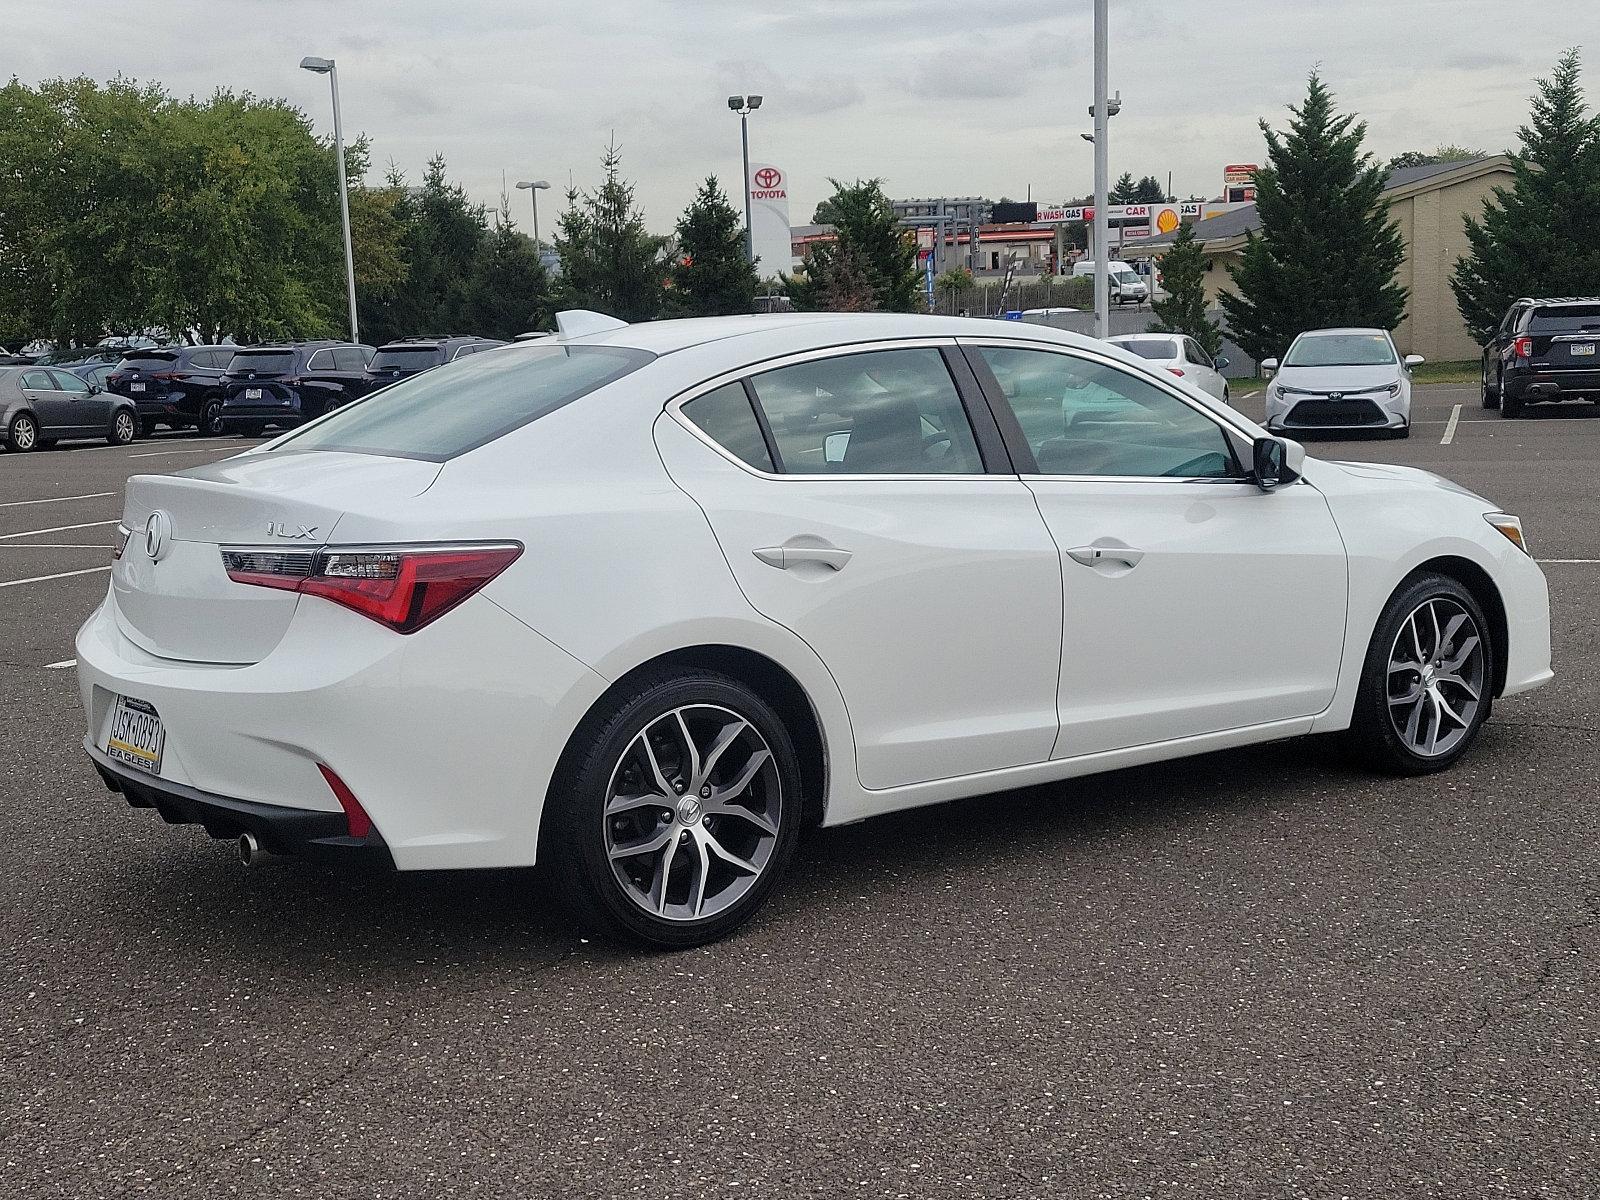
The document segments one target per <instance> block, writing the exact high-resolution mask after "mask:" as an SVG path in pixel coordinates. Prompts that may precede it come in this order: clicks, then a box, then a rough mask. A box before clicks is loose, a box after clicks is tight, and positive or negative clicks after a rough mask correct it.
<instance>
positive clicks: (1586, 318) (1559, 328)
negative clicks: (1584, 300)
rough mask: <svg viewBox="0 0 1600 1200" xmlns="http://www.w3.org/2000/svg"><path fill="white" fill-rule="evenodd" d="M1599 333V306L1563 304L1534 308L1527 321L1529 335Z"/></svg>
mask: <svg viewBox="0 0 1600 1200" xmlns="http://www.w3.org/2000/svg"><path fill="white" fill-rule="evenodd" d="M1592 331H1600V304H1565V305H1562V306H1561V307H1560V308H1536V309H1534V310H1533V316H1532V317H1531V318H1530V319H1529V321H1528V332H1529V333H1586V332H1592Z"/></svg>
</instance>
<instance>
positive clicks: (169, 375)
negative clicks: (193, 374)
mask: <svg viewBox="0 0 1600 1200" xmlns="http://www.w3.org/2000/svg"><path fill="white" fill-rule="evenodd" d="M181 373H182V372H179V371H151V372H150V376H149V377H150V378H151V379H177V378H178V376H179V375H180V374H181Z"/></svg>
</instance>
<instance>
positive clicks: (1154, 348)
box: [1114, 338, 1178, 359]
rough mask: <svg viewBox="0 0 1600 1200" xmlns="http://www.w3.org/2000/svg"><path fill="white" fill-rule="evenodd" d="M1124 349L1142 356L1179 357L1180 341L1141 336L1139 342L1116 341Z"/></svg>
mask: <svg viewBox="0 0 1600 1200" xmlns="http://www.w3.org/2000/svg"><path fill="white" fill-rule="evenodd" d="M1114 344H1115V345H1118V346H1121V347H1122V348H1123V349H1124V350H1129V351H1132V352H1133V353H1134V354H1137V355H1138V356H1139V357H1140V358H1153V359H1165V358H1177V357H1178V343H1177V342H1174V341H1170V340H1168V339H1164V338H1141V339H1140V340H1139V341H1137V342H1116V343H1114Z"/></svg>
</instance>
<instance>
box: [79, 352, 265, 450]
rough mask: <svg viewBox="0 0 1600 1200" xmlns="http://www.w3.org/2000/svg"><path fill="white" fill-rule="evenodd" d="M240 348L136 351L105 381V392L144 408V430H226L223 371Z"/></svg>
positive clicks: (141, 425) (141, 417) (141, 424)
mask: <svg viewBox="0 0 1600 1200" xmlns="http://www.w3.org/2000/svg"><path fill="white" fill-rule="evenodd" d="M236 350H238V347H237V346H161V347H158V348H157V349H154V350H134V351H130V352H129V354H128V356H127V357H126V358H124V359H123V360H122V361H121V362H120V363H118V364H117V368H116V370H114V371H112V372H111V374H110V375H109V376H108V377H107V378H106V390H107V391H111V392H115V393H116V394H117V395H119V396H126V397H128V399H130V400H132V401H133V402H134V404H136V405H137V406H138V409H139V431H140V432H141V433H143V434H145V435H146V436H148V435H149V433H150V431H151V430H152V429H154V428H155V427H156V426H157V425H165V426H166V427H167V428H168V429H186V428H192V429H194V430H196V431H198V432H200V433H206V434H210V435H211V436H213V437H215V436H216V435H217V434H219V433H221V432H222V425H221V417H222V373H223V372H224V371H225V370H226V369H227V366H228V362H229V360H230V359H232V358H233V355H234V352H235V351H236Z"/></svg>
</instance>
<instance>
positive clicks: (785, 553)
mask: <svg viewBox="0 0 1600 1200" xmlns="http://www.w3.org/2000/svg"><path fill="white" fill-rule="evenodd" d="M755 556H756V557H757V558H759V559H760V560H761V561H762V562H764V563H766V564H767V566H769V567H777V568H779V569H780V570H784V571H787V570H789V569H790V568H791V567H798V566H800V565H801V564H802V563H818V564H820V565H822V566H824V567H828V568H830V569H832V570H834V571H839V570H843V569H844V565H845V563H847V562H849V561H850V551H848V550H841V549H839V547H837V546H804V545H801V546H795V545H788V546H763V547H762V548H761V549H759V550H757V551H755Z"/></svg>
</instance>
